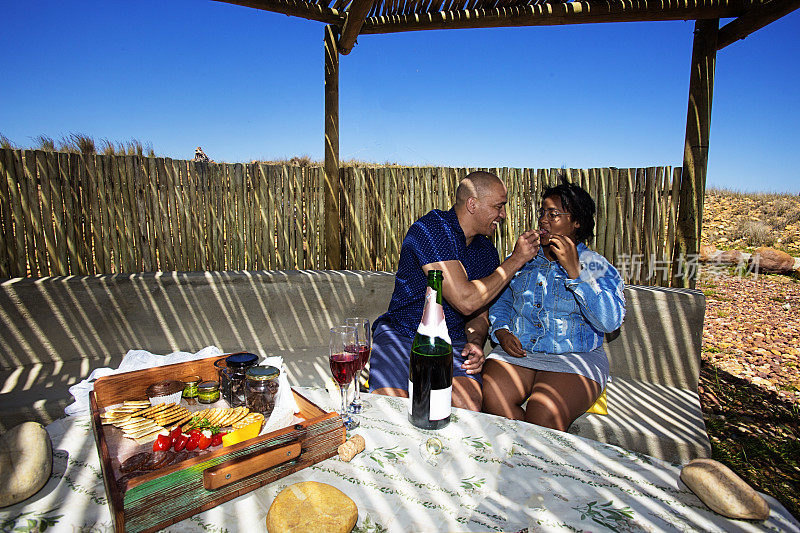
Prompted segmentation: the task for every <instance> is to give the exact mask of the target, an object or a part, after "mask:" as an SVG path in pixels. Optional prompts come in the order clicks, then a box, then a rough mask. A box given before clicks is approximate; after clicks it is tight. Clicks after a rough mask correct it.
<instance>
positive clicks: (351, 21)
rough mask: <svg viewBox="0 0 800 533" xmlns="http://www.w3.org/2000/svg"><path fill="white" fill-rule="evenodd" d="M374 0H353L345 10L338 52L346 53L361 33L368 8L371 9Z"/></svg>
mask: <svg viewBox="0 0 800 533" xmlns="http://www.w3.org/2000/svg"><path fill="white" fill-rule="evenodd" d="M373 3H374V0H353V3H352V4H350V8H349V9H348V10H347V18H345V20H344V27H343V28H342V35H341V37H339V53H340V54H343V55H347V54H349V53H350V51H351V50H352V49H353V46H354V45H355V44H356V37H358V34H359V33H361V26H363V25H364V21H365V20H366V19H367V14H368V13H369V10H370V9H372V4H373Z"/></svg>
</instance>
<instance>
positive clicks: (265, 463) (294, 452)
mask: <svg viewBox="0 0 800 533" xmlns="http://www.w3.org/2000/svg"><path fill="white" fill-rule="evenodd" d="M298 457H300V443H299V442H293V443H291V444H288V445H286V446H281V447H280V448H275V449H273V450H269V451H266V452H263V453H258V454H255V455H249V456H246V457H237V458H236V459H231V460H230V461H225V462H224V463H220V464H218V465H215V466H212V467H211V468H209V469H207V470H205V471H203V486H204V487H205V488H206V490H217V489H220V488H222V487H224V486H225V485H230V484H231V483H235V482H237V481H239V480H240V479H244V478H246V477H248V476H252V475H254V474H258V473H260V472H263V471H264V470H267V469H270V468H272V467H273V466H277V465H279V464H281V463H285V462H287V461H291V460H292V459H296V458H298Z"/></svg>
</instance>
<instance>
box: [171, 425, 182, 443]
mask: <svg viewBox="0 0 800 533" xmlns="http://www.w3.org/2000/svg"><path fill="white" fill-rule="evenodd" d="M180 436H181V427H180V426H175V427H174V428H173V429H172V431H170V432H169V438H170V439H171V441H172V447H173V448H174V447H175V445H176V444H177V443H178V438H179V437H180Z"/></svg>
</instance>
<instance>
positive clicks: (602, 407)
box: [586, 389, 608, 415]
mask: <svg viewBox="0 0 800 533" xmlns="http://www.w3.org/2000/svg"><path fill="white" fill-rule="evenodd" d="M586 412H587V413H595V414H597V415H607V414H608V401H607V400H606V390H605V389H603V392H601V393H600V396H599V397H598V398H597V400H596V401H595V402H594V403H593V404H592V406H591V407H590V408H588V409H587V410H586Z"/></svg>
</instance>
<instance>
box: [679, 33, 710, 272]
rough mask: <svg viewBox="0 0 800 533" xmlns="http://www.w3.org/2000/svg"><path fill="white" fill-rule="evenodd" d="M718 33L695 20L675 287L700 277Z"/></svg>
mask: <svg viewBox="0 0 800 533" xmlns="http://www.w3.org/2000/svg"><path fill="white" fill-rule="evenodd" d="M718 33H719V20H718V19H713V20H697V21H695V24H694V44H693V46H692V71H691V75H690V77H689V110H688V112H687V116H686V140H685V142H684V148H683V179H682V180H681V189H680V199H679V204H678V221H677V228H676V229H677V234H676V239H675V247H674V248H673V253H672V261H673V269H672V272H673V275H672V286H673V287H689V288H694V287H695V283H696V278H697V270H696V266H697V263H696V261H695V259H696V258H697V253H698V252H699V250H700V231H701V229H702V221H703V197H704V196H705V188H706V170H707V167H708V138H709V133H710V130H711V102H712V100H713V95H714V67H715V65H716V60H717V36H718Z"/></svg>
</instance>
